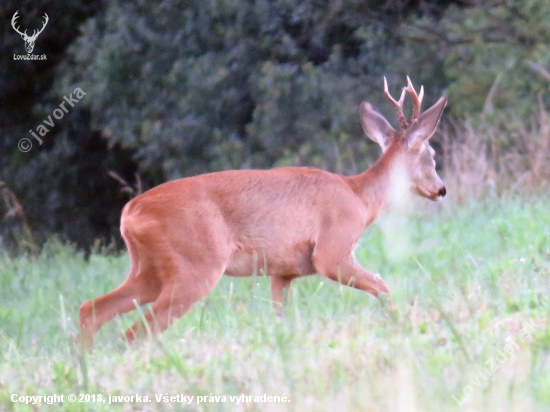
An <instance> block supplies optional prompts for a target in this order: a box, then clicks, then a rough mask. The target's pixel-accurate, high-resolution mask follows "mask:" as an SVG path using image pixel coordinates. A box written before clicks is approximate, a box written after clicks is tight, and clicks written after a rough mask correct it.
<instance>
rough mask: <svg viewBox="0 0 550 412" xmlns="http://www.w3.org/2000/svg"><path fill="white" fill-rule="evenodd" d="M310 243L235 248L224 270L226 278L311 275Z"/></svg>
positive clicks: (311, 249) (311, 248)
mask: <svg viewBox="0 0 550 412" xmlns="http://www.w3.org/2000/svg"><path fill="white" fill-rule="evenodd" d="M312 251H313V247H312V245H311V244H310V242H303V243H300V244H294V245H276V247H264V248H262V247H256V248H247V247H240V248H237V249H236V250H235V251H234V252H233V254H232V256H231V259H230V261H229V263H228V265H227V267H226V269H225V274H226V275H228V276H252V275H258V276H290V275H295V276H303V275H310V274H312V273H313V271H314V269H313V264H312V263H311V253H312Z"/></svg>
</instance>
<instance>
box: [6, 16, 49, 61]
mask: <svg viewBox="0 0 550 412" xmlns="http://www.w3.org/2000/svg"><path fill="white" fill-rule="evenodd" d="M17 13H19V10H17V11H16V12H15V14H14V15H13V17H12V19H11V26H12V27H13V29H14V30H15V31H16V32H17V33H19V34H20V35H21V37H22V38H23V40H24V41H25V49H26V50H27V53H29V54H30V53H32V51H33V49H34V42H35V41H36V38H37V37H38V35H39V34H40V33H42V32H43V31H44V28H45V27H46V24H48V21H49V20H50V18H49V17H48V15H47V14H46V13H44V16H43V19H44V23H43V24H42V28H41V29H40V30H34V31H33V33H32V36H28V35H27V30H25V31H24V32H23V33H21V31H19V26H17V27H16V26H15V24H16V20H17V18H18V17H19V16H18V15H17Z"/></svg>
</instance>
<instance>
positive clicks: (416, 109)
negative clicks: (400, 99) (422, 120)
mask: <svg viewBox="0 0 550 412" xmlns="http://www.w3.org/2000/svg"><path fill="white" fill-rule="evenodd" d="M404 90H406V91H407V92H409V94H410V95H411V99H412V101H413V110H412V115H411V123H412V122H414V121H415V120H416V119H418V116H420V107H421V106H422V99H423V98H424V86H420V94H417V93H416V90H414V86H413V84H412V82H411V79H410V78H409V76H407V87H405V89H404Z"/></svg>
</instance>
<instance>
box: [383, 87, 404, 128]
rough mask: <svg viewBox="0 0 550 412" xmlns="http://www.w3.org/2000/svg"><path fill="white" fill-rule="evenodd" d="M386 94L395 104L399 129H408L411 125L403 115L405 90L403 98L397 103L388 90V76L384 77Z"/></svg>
mask: <svg viewBox="0 0 550 412" xmlns="http://www.w3.org/2000/svg"><path fill="white" fill-rule="evenodd" d="M384 94H385V95H386V97H387V98H388V100H389V101H390V102H391V104H393V106H394V107H395V109H396V111H397V119H398V120H399V127H401V129H406V128H407V127H408V126H409V125H408V124H407V119H406V117H405V114H403V103H404V102H405V89H403V91H402V92H401V96H400V97H399V101H396V100H395V99H394V98H393V97H392V96H391V94H390V92H389V90H388V81H387V80H386V76H384Z"/></svg>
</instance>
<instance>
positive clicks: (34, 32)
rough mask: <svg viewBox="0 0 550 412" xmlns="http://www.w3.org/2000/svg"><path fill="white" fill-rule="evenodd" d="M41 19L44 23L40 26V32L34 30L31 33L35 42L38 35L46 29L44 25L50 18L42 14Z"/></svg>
mask: <svg viewBox="0 0 550 412" xmlns="http://www.w3.org/2000/svg"><path fill="white" fill-rule="evenodd" d="M42 18H44V19H45V21H44V23H43V24H42V28H41V29H40V30H34V31H33V33H32V36H31V39H32V40H36V38H37V37H38V35H39V34H40V33H42V32H43V31H44V29H45V28H46V24H48V22H49V21H50V18H49V17H48V15H47V14H46V13H44V16H42Z"/></svg>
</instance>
